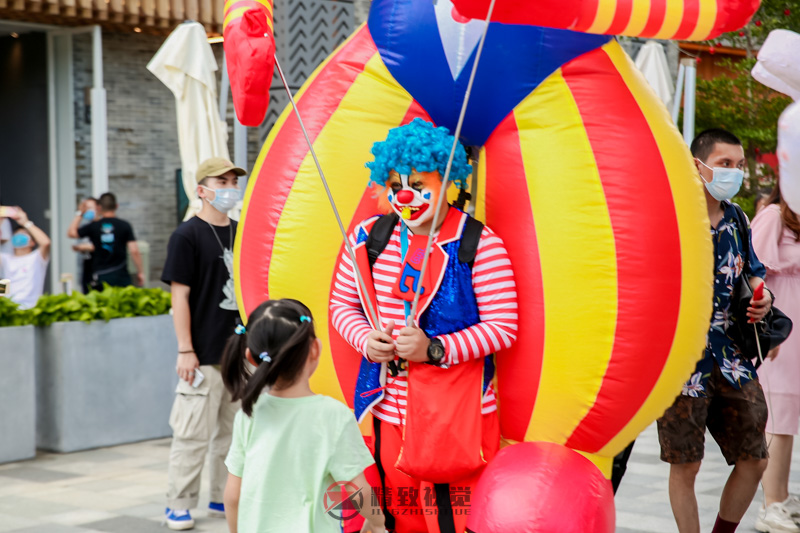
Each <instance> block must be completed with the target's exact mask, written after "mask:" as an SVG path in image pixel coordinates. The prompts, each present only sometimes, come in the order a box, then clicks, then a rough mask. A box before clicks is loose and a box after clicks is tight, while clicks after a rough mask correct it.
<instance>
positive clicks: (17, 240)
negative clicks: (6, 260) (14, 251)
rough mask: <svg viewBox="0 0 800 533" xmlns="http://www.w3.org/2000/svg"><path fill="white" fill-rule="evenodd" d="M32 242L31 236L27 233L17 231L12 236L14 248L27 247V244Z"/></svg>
mask: <svg viewBox="0 0 800 533" xmlns="http://www.w3.org/2000/svg"><path fill="white" fill-rule="evenodd" d="M30 243H31V238H30V237H29V236H28V235H26V234H25V233H17V234H16V235H14V236H13V237H11V246H13V247H14V248H25V247H26V246H28V245H30Z"/></svg>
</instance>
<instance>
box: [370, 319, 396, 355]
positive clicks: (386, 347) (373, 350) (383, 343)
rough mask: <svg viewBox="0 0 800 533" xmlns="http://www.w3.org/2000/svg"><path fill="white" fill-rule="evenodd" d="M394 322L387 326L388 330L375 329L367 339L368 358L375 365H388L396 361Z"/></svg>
mask: <svg viewBox="0 0 800 533" xmlns="http://www.w3.org/2000/svg"><path fill="white" fill-rule="evenodd" d="M392 331H394V320H390V321H389V323H388V324H386V329H385V330H384V331H381V330H379V329H373V330H372V331H370V332H369V336H368V337H367V357H368V358H369V359H370V361H373V362H375V363H388V362H389V361H393V360H394V350H395V343H394V339H392Z"/></svg>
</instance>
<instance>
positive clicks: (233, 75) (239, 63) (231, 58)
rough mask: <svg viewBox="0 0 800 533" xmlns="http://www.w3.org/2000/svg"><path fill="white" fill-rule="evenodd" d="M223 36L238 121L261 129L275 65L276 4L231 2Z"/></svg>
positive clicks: (226, 8)
mask: <svg viewBox="0 0 800 533" xmlns="http://www.w3.org/2000/svg"><path fill="white" fill-rule="evenodd" d="M223 35H224V37H225V45H224V46H225V61H226V63H227V65H228V78H229V79H230V82H231V93H232V94H233V108H234V110H235V111H236V117H237V118H238V119H239V122H241V123H242V124H244V125H245V126H253V127H255V126H258V125H260V124H261V123H262V122H263V121H264V117H265V116H266V114H267V107H268V106H269V88H270V85H271V84H272V70H273V66H274V64H275V37H274V35H273V32H272V2H271V1H264V2H256V1H254V0H228V1H227V2H226V3H225V26H224V30H223Z"/></svg>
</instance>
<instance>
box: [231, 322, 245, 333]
mask: <svg viewBox="0 0 800 533" xmlns="http://www.w3.org/2000/svg"><path fill="white" fill-rule="evenodd" d="M233 331H234V333H236V334H237V335H244V334H245V333H247V328H246V327H244V326H243V325H242V324H239V325H238V326H236V327H235V328H234V330H233Z"/></svg>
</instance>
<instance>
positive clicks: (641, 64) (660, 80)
mask: <svg viewBox="0 0 800 533" xmlns="http://www.w3.org/2000/svg"><path fill="white" fill-rule="evenodd" d="M635 63H636V67H637V68H638V69H639V70H640V71H641V72H642V74H643V75H644V77H645V79H646V80H647V83H649V84H650V87H652V88H653V90H654V91H655V92H656V94H657V95H658V98H659V99H660V100H661V101H662V102H664V105H665V106H667V107H669V105H670V103H671V102H672V95H673V94H674V93H675V89H674V88H673V86H672V75H671V74H670V72H669V65H668V64H667V54H665V53H664V47H663V46H661V45H660V44H659V43H657V42H656V41H647V42H646V43H645V44H644V45H643V46H642V48H641V50H639V53H638V54H637V55H636V61H635Z"/></svg>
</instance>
